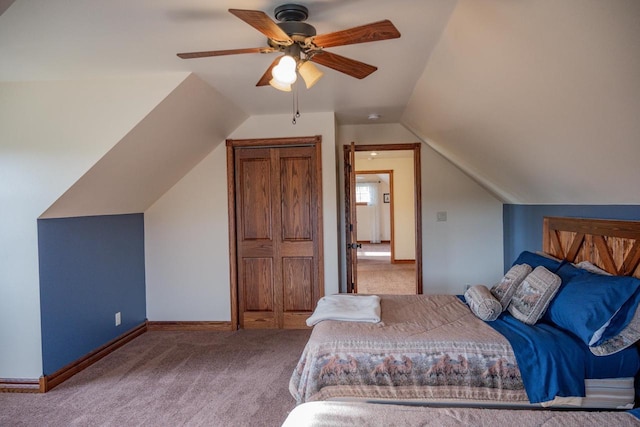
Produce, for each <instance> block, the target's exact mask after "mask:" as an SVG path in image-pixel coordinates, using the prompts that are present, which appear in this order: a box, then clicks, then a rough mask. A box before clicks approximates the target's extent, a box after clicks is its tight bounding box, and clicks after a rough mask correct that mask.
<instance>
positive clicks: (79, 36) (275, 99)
mask: <svg viewBox="0 0 640 427" xmlns="http://www.w3.org/2000/svg"><path fill="white" fill-rule="evenodd" d="M9 3H11V2H9ZM281 3H284V2H283V1H279V0H250V1H246V2H242V4H241V5H240V4H238V2H234V1H232V0H224V1H222V0H221V1H211V0H189V1H185V2H177V1H176V2H158V1H156V0H139V1H135V2H87V1H84V0H67V1H64V2H53V1H43V0H33V1H26V0H24V1H16V2H14V3H13V4H11V5H10V6H9V7H8V9H7V10H6V11H5V12H4V13H3V14H2V15H1V16H0V57H2V61H0V81H24V80H47V79H83V78H99V77H107V76H130V75H147V74H150V73H163V72H176V71H190V72H193V73H195V74H196V75H197V76H198V77H199V78H200V79H201V80H202V81H204V82H206V83H207V84H208V85H210V86H211V87H213V88H214V89H215V90H216V91H217V92H218V93H220V94H221V95H222V96H224V97H225V98H227V99H229V100H230V101H231V103H233V104H234V105H237V106H238V107H240V109H241V110H242V111H243V112H245V113H246V114H248V115H250V116H256V115H267V114H269V115H271V114H280V115H283V116H284V114H288V113H290V112H291V103H292V99H291V96H290V95H289V94H285V93H281V92H278V91H275V90H273V89H271V88H256V87H255V82H256V81H257V80H258V78H259V77H260V76H261V75H262V72H263V70H264V69H265V68H266V67H267V66H268V65H269V63H270V62H271V61H272V60H273V57H272V56H270V55H257V54H256V55H234V56H229V57H218V58H211V59H201V60H195V61H184V60H180V59H178V58H177V57H176V56H175V53H176V52H184V51H198V50H213V49H227V48H241V47H259V46H263V45H264V43H265V40H264V37H263V36H262V35H261V34H260V33H258V32H257V31H255V30H254V29H252V28H251V27H249V26H248V25H246V24H245V23H243V22H242V21H240V20H238V19H237V18H235V17H234V16H232V15H231V14H229V13H228V11H227V9H228V8H234V7H235V8H238V7H240V8H246V9H257V10H263V11H265V12H266V13H267V14H269V15H270V16H272V17H273V9H274V8H275V7H276V6H278V5H280V4H281ZM300 3H302V4H304V5H305V6H307V7H308V8H309V11H310V18H309V22H310V23H312V24H313V25H315V26H316V29H317V30H318V32H319V33H326V32H331V31H337V30H341V29H345V28H349V27H352V26H355V25H361V24H364V23H368V22H373V21H377V20H380V19H384V18H388V19H391V20H392V21H393V22H394V23H395V24H396V26H397V27H398V28H399V30H400V32H401V33H402V37H401V38H400V39H395V40H386V41H383V42H378V43H376V44H362V45H354V46H343V47H339V48H335V49H333V48H332V51H334V52H335V53H338V54H341V55H344V56H348V57H352V58H354V59H357V60H360V61H363V62H366V63H370V64H374V65H377V66H378V67H379V69H378V71H376V72H375V73H374V74H373V75H372V76H370V77H368V78H367V79H364V80H357V79H353V78H351V77H347V76H344V75H342V74H340V73H337V72H334V71H332V70H325V71H326V72H325V77H324V78H323V79H322V80H321V82H320V83H318V85H316V86H314V87H313V88H312V89H311V90H308V91H307V90H302V91H301V93H300V104H301V110H302V113H303V117H304V113H305V112H312V111H316V112H326V111H333V112H335V114H336V118H337V121H338V124H339V125H344V124H362V123H367V119H366V116H367V114H368V113H373V112H378V113H382V120H381V121H380V122H387V123H398V122H400V123H402V124H403V125H404V126H406V127H407V128H408V129H410V130H411V131H412V132H413V133H414V134H415V135H416V136H417V137H418V138H419V139H421V140H423V141H424V142H426V143H428V144H429V145H430V146H431V147H433V148H434V149H435V150H437V151H438V152H440V153H441V154H443V155H444V156H445V157H446V158H448V159H449V160H450V161H451V162H453V163H454V164H455V165H457V166H458V167H459V168H460V169H461V170H463V171H464V172H465V173H467V174H468V175H469V176H471V177H472V178H474V179H475V180H476V181H478V182H479V183H481V184H482V185H483V186H484V187H485V188H487V189H488V190H489V191H491V192H492V193H493V194H495V195H496V196H497V197H498V198H499V199H501V200H503V201H504V202H509V203H525V204H538V203H539V204H640V191H637V190H636V189H635V185H636V183H637V182H640V168H638V167H637V159H638V158H640V143H639V135H640V120H639V118H640V55H639V54H638V52H640V25H639V24H638V23H639V22H640V1H638V0H607V1H605V0H561V1H551V0H519V1H516V0H459V1H456V0H399V1H394V2H390V1H385V0H367V1H365V0H344V1H339V0H316V1H310V2H306V1H302V2H300ZM3 4H7V3H6V2H4V3H3ZM289 125H290V124H289V121H288V120H287V121H286V123H283V126H289Z"/></svg>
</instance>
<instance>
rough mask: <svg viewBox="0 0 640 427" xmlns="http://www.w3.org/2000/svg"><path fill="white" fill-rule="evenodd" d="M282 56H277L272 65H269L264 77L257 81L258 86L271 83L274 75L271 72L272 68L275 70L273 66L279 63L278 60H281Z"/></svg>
mask: <svg viewBox="0 0 640 427" xmlns="http://www.w3.org/2000/svg"><path fill="white" fill-rule="evenodd" d="M280 58H282V56H279V57H277V58H276V59H275V60H274V61H273V62H272V63H271V65H269V68H267V71H265V72H264V74H263V75H262V77H260V80H258V83H256V86H267V85H268V84H269V82H270V81H271V79H272V78H273V75H272V74H271V70H273V67H275V66H276V65H277V64H278V61H279V60H280Z"/></svg>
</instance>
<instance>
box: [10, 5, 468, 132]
mask: <svg viewBox="0 0 640 427" xmlns="http://www.w3.org/2000/svg"><path fill="white" fill-rule="evenodd" d="M283 3H291V2H287V1H284V0H245V1H242V2H239V1H235V0H185V1H180V0H171V1H166V0H165V1H158V0H135V1H95V0H94V1H87V0H64V1H55V0H19V1H16V2H15V3H14V4H13V5H11V6H10V7H9V9H7V11H6V12H5V13H4V14H3V15H2V16H0V58H2V60H1V61H0V81H24V80H29V81H31V80H58V79H64V80H66V79H78V78H80V79H82V78H102V77H113V76H130V75H141V74H142V75H144V74H149V73H164V72H192V73H195V74H196V75H198V77H200V78H201V79H202V80H204V81H205V82H207V83H208V84H210V85H211V86H212V87H214V88H215V89H216V90H217V91H219V92H220V93H221V94H222V95H224V96H225V97H227V98H229V99H230V100H231V101H232V102H233V103H234V104H235V105H238V106H239V107H240V108H242V109H243V110H244V111H246V112H247V113H248V114H249V115H252V116H253V115H273V114H284V113H288V114H290V113H291V110H292V108H291V107H292V94H291V93H285V92H280V91H278V90H275V89H273V88H271V87H270V86H266V87H256V83H257V82H258V80H259V79H260V77H261V76H262V74H263V73H264V72H265V71H266V69H267V68H268V67H269V65H270V64H271V63H272V62H273V61H274V60H275V59H276V58H277V57H278V54H276V53H273V54H244V55H231V56H219V57H215V58H201V59H190V60H183V59H180V58H178V57H177V56H176V53H178V52H193V51H210V50H221V49H238V48H255V47H266V46H267V39H266V37H265V36H264V35H263V34H261V33H260V32H258V31H256V30H255V29H254V28H252V27H251V26H249V25H247V24H246V23H245V22H243V21H241V20H240V19H238V18H236V17H235V16H233V15H232V14H231V13H229V12H228V9H229V8H239V9H252V10H260V11H264V12H265V13H266V14H267V15H268V16H269V17H271V19H275V18H274V9H275V8H276V7H277V6H279V5H281V4H283ZM293 3H300V4H302V5H304V6H306V7H307V8H308V10H309V18H308V19H307V22H308V23H309V24H311V25H313V26H314V27H315V28H316V30H317V32H318V34H326V33H330V32H334V31H339V30H345V29H348V28H352V27H355V26H359V25H364V24H368V23H372V22H377V21H380V20H383V19H390V20H391V21H392V22H393V23H394V24H395V25H396V26H397V28H398V30H399V31H400V33H401V34H402V36H401V38H399V39H393V40H384V41H378V42H375V43H362V44H357V45H349V46H339V47H335V48H331V49H330V50H331V52H333V53H336V54H339V55H342V56H346V57H349V58H353V59H355V60H357V61H361V62H364V63H367V64H371V65H374V66H376V67H378V70H377V71H375V72H374V73H373V74H371V75H370V76H368V77H367V78H365V79H362V80H358V79H356V78H353V77H350V76H347V75H345V74H342V73H339V72H337V71H334V70H331V69H329V68H326V67H323V66H319V68H321V69H322V71H324V73H325V75H324V77H323V78H322V79H321V80H320V81H319V82H318V83H317V84H316V85H315V86H314V87H313V88H311V89H309V90H307V89H306V88H304V85H301V86H302V87H300V90H299V102H300V109H301V112H302V113H303V114H304V113H305V112H307V113H310V112H330V111H331V112H335V114H336V116H337V119H338V121H339V122H341V123H366V122H367V116H368V114H369V113H379V114H381V116H382V117H381V119H380V122H387V123H397V122H398V121H399V119H400V116H401V114H402V112H403V111H404V107H405V106H406V104H407V101H408V99H409V97H410V96H411V91H412V90H413V87H414V85H415V82H416V81H417V79H418V77H419V76H420V74H421V73H422V71H423V70H424V67H425V65H426V63H427V60H428V58H429V54H430V53H431V50H432V49H433V47H434V46H435V45H436V43H437V41H438V39H439V37H440V34H441V32H442V29H443V28H444V26H445V25H446V23H447V20H448V18H449V15H450V13H451V11H452V10H453V8H454V6H455V4H456V2H455V0H395V1H393V2H390V1H388V0H313V1H294V2H293ZM283 125H284V126H286V125H290V121H289V120H286V121H285V122H283Z"/></svg>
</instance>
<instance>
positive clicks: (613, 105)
mask: <svg viewBox="0 0 640 427" xmlns="http://www.w3.org/2000/svg"><path fill="white" fill-rule="evenodd" d="M639 52H640V2H638V1H635V0H613V1H606V2H603V1H599V0H589V1H587V0H573V1H571V0H563V1H503V0H483V1H476V0H461V1H459V2H458V5H457V7H456V9H455V10H454V12H453V14H452V15H451V19H450V21H449V23H448V25H447V27H446V29H445V30H444V32H443V35H442V38H441V40H440V42H439V44H438V46H437V47H436V49H435V50H434V52H433V54H432V55H431V58H430V60H429V63H428V65H427V67H426V69H425V71H424V73H423V75H422V77H421V78H420V80H419V81H418V84H417V85H416V88H415V90H414V92H413V97H412V99H411V101H410V102H409V104H408V106H407V110H406V111H405V114H404V116H403V123H404V124H405V125H406V126H407V127H409V128H410V129H411V130H412V131H413V132H414V133H416V134H417V135H419V136H420V137H421V138H423V139H424V140H425V141H426V142H427V143H428V144H429V145H431V146H432V147H433V148H435V149H436V150H437V151H439V152H440V153H442V154H443V155H444V156H445V157H447V158H449V159H450V160H451V161H453V162H454V163H455V164H457V165H458V166H459V167H460V168H461V169H463V170H464V171H465V172H467V173H468V174H469V175H470V176H472V177H474V178H475V179H477V180H478V181H479V182H480V183H482V184H483V185H484V186H485V187H486V188H488V189H489V190H491V191H492V192H494V194H496V195H498V196H499V197H500V198H501V199H502V200H503V201H505V202H512V203H525V204H638V203H640V191H638V189H637V183H638V182H640V167H638V160H639V159H640V54H639Z"/></svg>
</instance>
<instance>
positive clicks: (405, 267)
mask: <svg viewBox="0 0 640 427" xmlns="http://www.w3.org/2000/svg"><path fill="white" fill-rule="evenodd" d="M358 293H360V294H378V295H380V294H393V295H403V294H415V293H416V266H415V264H391V249H390V247H389V244H388V243H379V244H366V243H363V244H362V248H360V249H358Z"/></svg>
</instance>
